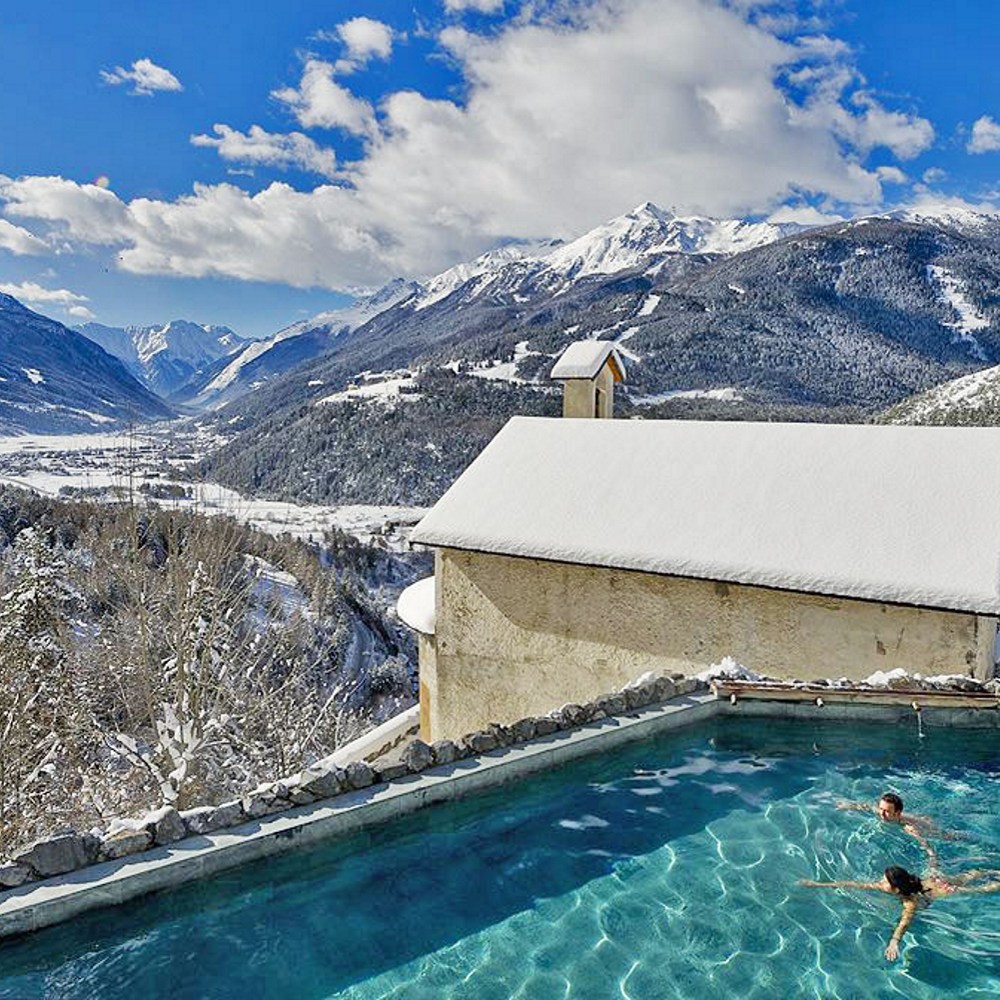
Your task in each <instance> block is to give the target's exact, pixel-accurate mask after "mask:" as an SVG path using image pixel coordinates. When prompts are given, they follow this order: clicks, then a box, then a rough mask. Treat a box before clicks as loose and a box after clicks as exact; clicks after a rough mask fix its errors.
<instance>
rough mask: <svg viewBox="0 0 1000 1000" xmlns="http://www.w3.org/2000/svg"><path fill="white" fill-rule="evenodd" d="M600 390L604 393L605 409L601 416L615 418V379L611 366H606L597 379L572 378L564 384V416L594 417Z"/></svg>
mask: <svg viewBox="0 0 1000 1000" xmlns="http://www.w3.org/2000/svg"><path fill="white" fill-rule="evenodd" d="M598 388H600V389H601V390H602V391H603V392H604V394H605V395H604V407H603V409H602V412H601V413H600V414H599V416H600V417H602V418H610V417H611V416H613V410H614V392H615V379H614V375H613V374H612V372H611V367H610V365H605V366H604V367H603V368H602V369H601V370H600V371H599V372H598V373H597V378H596V379H587V378H571V379H566V380H565V382H563V416H564V417H591V418H593V417H594V415H595V414H594V405H595V394H596V392H597V389H598Z"/></svg>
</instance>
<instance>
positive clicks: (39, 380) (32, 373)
mask: <svg viewBox="0 0 1000 1000" xmlns="http://www.w3.org/2000/svg"><path fill="white" fill-rule="evenodd" d="M21 371H23V372H24V374H25V375H27V376H28V381H29V382H31V383H32V384H33V385H44V384H45V377H44V376H43V375H42V373H41V372H40V371H39V370H38V369H37V368H22V369H21Z"/></svg>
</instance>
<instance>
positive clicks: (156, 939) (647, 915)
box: [0, 719, 1000, 1000]
mask: <svg viewBox="0 0 1000 1000" xmlns="http://www.w3.org/2000/svg"><path fill="white" fill-rule="evenodd" d="M998 742H1000V740H998V736H997V734H996V733H995V732H993V733H990V732H946V731H941V730H937V729H934V730H929V731H928V734H927V736H926V738H924V739H922V740H921V739H918V738H917V735H916V733H915V731H911V730H910V729H909V728H908V727H855V726H852V727H849V728H848V727H843V726H838V725H829V726H814V725H802V724H793V723H775V722H758V723H754V724H751V723H746V722H743V721H737V720H724V719H723V720H718V721H716V722H714V723H710V724H707V725H705V726H700V727H698V728H696V729H692V730H687V731H683V732H680V733H677V734H674V735H671V736H669V737H665V738H662V739H659V740H656V741H649V742H644V743H639V744H636V745H633V746H632V747H630V748H628V749H626V750H623V751H619V752H618V753H616V754H614V755H609V756H607V757H603V758H598V759H593V760H587V761H581V762H578V763H576V764H573V765H570V766H567V767H564V768H562V769H559V770H558V771H554V772H551V773H549V774H546V775H544V776H542V777H539V778H537V779H532V780H530V781H527V782H524V783H522V784H521V785H518V786H512V787H508V788H503V789H499V790H497V791H494V792H491V793H486V794H482V795H479V796H478V797H476V798H474V799H472V800H469V801H466V802H462V803H456V804H453V805H447V806H440V807H437V808H435V809H432V810H428V811H425V812H424V813H422V814H417V815H415V816H411V817H408V818H406V819H404V820H401V821H399V822H398V823H396V824H394V825H392V826H388V827H385V828H383V829H380V830H378V831H374V832H372V833H370V834H360V835H357V836H355V837H353V838H351V839H349V840H346V841H343V842H337V843H331V844H328V845H326V846H324V847H322V848H318V849H312V850H309V851H301V852H298V853H295V854H292V855H287V856H285V857H283V858H281V859H279V860H275V861H270V862H262V863H259V864H255V865H251V866H248V867H246V868H243V869H240V870H238V871H236V872H233V873H231V874H229V875H226V876H221V877H219V878H217V879H214V880H212V881H211V882H208V883H205V884H202V885H199V886H195V887H191V888H188V889H184V890H179V891H176V892H172V893H164V894H161V895H159V896H157V897H152V898H149V899H147V900H145V901H141V902H138V903H135V904H132V905H129V906H125V907H119V908H116V909H110V910H105V911H98V912H94V913H91V914H88V915H86V916H84V917H82V918H79V919H77V920H76V921H74V922H73V923H71V924H69V925H64V926H61V927H55V928H51V929H49V930H47V931H43V932H40V933H38V934H36V935H33V936H31V937H28V938H25V939H20V940H16V941H12V942H8V943H6V944H0V998H18V1000H26V998H31V997H50V998H71V997H72V998H76V997H88V998H90V997H93V998H101V1000H104V998H109V1000H110V998H117V997H128V998H130V1000H134V998H137V997H142V998H157V997H167V998H171V1000H180V998H189V997H190V998H195V997H197V998H201V997H208V998H223V1000H228V998H240V1000H256V998H270V997H280V998H282V1000H299V998H318V997H334V996H336V997H349V998H357V1000H363V998H364V1000H367V998H374V997H400V998H404V997H405V998H428V1000H431V998H434V1000H438V998H443V997H456V998H458V997H462V998H465V997H467V998H475V1000H493V998H497V1000H501V998H503V1000H506V998H513V997H518V998H527V1000H547V998H562V997H576V998H587V1000H591V998H592V1000H603V998H620V997H621V998H634V1000H640V998H673V997H677V998H685V1000H700V998H713V1000H714V998H719V997H760V998H765V997H766V998H782V1000H785V998H788V1000H792V998H798V997H817V998H820V997H821V998H823V1000H832V998H842V1000H865V998H875V997H878V998H881V997H897V996H898V997H907V998H917V1000H920V998H940V997H962V998H972V997H984V998H985V997H996V996H998V995H1000V895H995V896H981V897H958V898H954V899H948V900H944V901H939V902H936V903H934V905H933V906H931V907H930V908H929V909H928V910H925V911H923V912H922V913H921V914H920V915H919V917H918V919H917V922H916V924H915V925H914V928H913V930H912V932H911V933H910V934H908V935H907V937H906V940H905V945H904V948H903V953H902V956H901V960H900V961H898V962H896V963H894V964H890V963H888V962H886V961H885V960H884V959H883V958H882V951H883V948H884V946H885V942H886V940H887V939H888V937H889V934H890V933H891V931H892V927H893V925H894V923H895V920H896V918H897V915H898V910H899V904H898V902H897V901H896V900H894V899H891V898H889V897H887V896H883V895H881V894H874V893H862V892H857V891H845V890H816V889H805V888H802V887H799V886H798V885H797V880H798V879H799V878H824V879H832V878H860V879H873V878H877V877H878V876H879V875H880V874H881V870H882V869H883V868H884V867H885V866H886V865H887V864H889V863H900V864H903V865H905V866H907V867H909V868H911V869H918V870H919V869H921V868H922V860H921V853H920V848H919V846H918V845H917V843H916V842H915V841H914V840H913V839H912V838H910V837H908V836H906V835H905V834H904V833H902V832H901V831H900V830H898V829H895V828H887V827H885V826H882V825H880V824H879V823H878V821H877V820H876V819H875V817H874V816H866V815H863V814H860V813H849V812H843V811H839V810H837V809H836V808H835V803H836V801H837V800H838V799H841V798H847V799H863V800H872V799H874V798H875V797H876V796H877V795H878V793H879V792H880V791H882V790H883V789H885V788H888V787H891V788H894V789H895V790H897V791H898V792H900V794H902V795H903V797H904V799H906V804H907V808H908V810H912V811H914V812H926V813H930V814H932V815H933V816H934V817H935V819H936V820H937V821H938V823H939V824H940V825H941V826H942V827H944V828H946V829H949V830H953V831H955V832H956V833H957V834H959V835H960V839H955V840H950V841H942V842H941V843H940V845H939V846H940V849H941V857H942V862H943V867H944V868H945V869H946V870H961V869H963V868H975V867H1000V822H998V820H997V815H998V813H1000V781H998V773H1000V761H998V752H997V749H998V746H997V745H998Z"/></svg>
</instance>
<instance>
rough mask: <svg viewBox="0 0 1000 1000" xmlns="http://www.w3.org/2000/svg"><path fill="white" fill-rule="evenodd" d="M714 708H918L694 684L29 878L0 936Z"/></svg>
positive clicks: (883, 712) (959, 716)
mask: <svg viewBox="0 0 1000 1000" xmlns="http://www.w3.org/2000/svg"><path fill="white" fill-rule="evenodd" d="M716 715H729V716H735V717H738V716H757V717H771V718H787V719H798V720H802V721H821V720H824V719H825V720H831V721H832V720H837V721H850V720H855V721H884V722H890V723H895V724H900V723H902V722H903V721H904V720H908V722H909V724H912V720H913V719H914V718H915V713H914V712H913V711H912V710H911V709H910V708H908V707H906V706H900V705H873V704H868V705H860V704H836V705H835V704H826V705H822V706H818V705H816V704H814V703H809V702H805V703H803V702H799V703H792V702H764V701H760V702H754V701H749V700H748V701H742V700H740V701H737V702H736V703H735V704H734V703H732V702H730V701H729V700H728V699H723V698H717V697H716V695H714V694H712V693H709V692H696V693H693V694H688V695H684V696H682V697H677V698H673V699H671V700H670V701H669V702H665V703H662V704H659V705H653V706H649V707H646V708H640V709H636V710H634V711H632V712H629V713H627V714H625V715H619V716H615V717H609V718H604V719H600V720H597V721H594V722H589V723H586V724H584V725H581V726H579V727H577V728H575V729H569V730H561V731H559V732H556V733H553V734H552V735H549V736H543V737H538V738H536V739H534V740H531V741H529V742H526V743H520V744H514V745H512V746H508V747H503V748H501V749H497V750H493V751H490V752H489V753H485V754H482V755H480V756H478V757H469V758H465V759H463V760H458V761H456V762H455V763H453V764H445V765H441V766H438V767H434V768H429V769H427V770H425V771H422V772H420V773H419V774H413V775H407V776H405V777H402V778H397V779H395V780H393V781H390V782H388V783H382V784H378V785H373V786H371V787H369V788H365V789H362V790H360V791H355V792H349V793H345V794H342V795H339V796H337V797H336V798H333V799H327V800H323V801H320V802H316V803H313V804H311V805H307V806H300V807H297V808H295V809H291V810H288V811H285V812H281V813H276V814H274V815H271V816H266V817H264V818H262V819H259V820H254V821H252V822H249V823H245V824H243V825H242V826H238V827H233V828H231V829H227V830H224V831H219V832H217V833H212V834H205V835H201V836H196V837H188V838H186V839H185V840H180V841H176V842H174V843H172V844H170V845H169V846H166V847H160V848H156V849H153V850H149V851H145V852H143V853H142V854H136V855H130V856H129V857H126V858H122V859H120V860H117V861H108V862H104V863H102V864H97V865H92V866H90V867H88V868H82V869H79V870H78V871H75V872H72V873H70V874H68V875H62V876H57V877H54V878H50V879H46V880H44V881H40V882H31V883H27V884H26V885H24V886H21V887H19V888H16V889H10V890H7V891H6V892H4V893H2V894H0V939H2V938H8V937H12V936H15V935H20V934H25V933H28V932H30V931H34V930H39V929H41V928H43V927H48V926H52V925H54V924H58V923H62V922H63V921H66V920H69V919H71V918H73V917H75V916H77V915H79V914H81V913H85V912H87V911H88V910H93V909H97V908H100V907H104V906H113V905H117V904H119V903H124V902H127V901H129V900H132V899H136V898H138V897H140V896H144V895H147V894H148V893H152V892H157V891H160V890H163V889H172V888H176V887H179V886H181V885H184V884H186V883H188V882H193V881H196V880H198V879H202V878H205V877H208V876H211V875H215V874H217V873H219V872H223V871H226V870H228V869H230V868H236V867H238V866H240V865H244V864H247V863H248V862H251V861H256V860H259V859H261V858H266V857H270V856H272V855H275V854H281V853H284V852H286V851H289V850H294V849H296V848H298V847H301V846H306V845H309V844H314V843H317V842H319V841H321V840H326V839H328V838H331V837H334V836H343V835H344V834H348V833H353V832H355V831H357V830H360V829H363V828H365V827H369V826H374V825H376V824H379V823H384V822H386V821H387V820H391V819H395V818H398V817H400V816H405V815H407V814H409V813H412V812H415V811H416V810H418V809H422V808H424V807H425V806H430V805H435V804H438V803H441V802H448V801H453V800H456V799H459V798H463V797H464V796H466V795H469V794H471V793H474V792H477V791H480V790H482V789H485V788H492V787H496V786H499V785H502V784H506V783H508V782H511V781H514V780H517V779H518V778H520V777H522V776H525V775H529V774H534V773H536V772H538V771H543V770H546V769H548V768H550V767H553V766H556V765H559V764H562V763H566V762H568V761H571V760H574V759H577V758H580V757H585V756H589V755H591V754H595V753H599V752H604V751H607V750H611V749H613V748H615V747H617V746H620V745H622V744H624V743H629V742H632V741H633V740H638V739H643V738H645V737H648V736H655V735H659V734H660V733H663V732H668V731H670V730H672V729H680V728H682V727H686V726H689V725H695V724H697V723H699V722H703V721H706V720H708V719H711V718H713V717H714V716H716ZM923 717H924V720H925V722H926V723H927V724H928V725H930V726H934V725H939V724H940V725H949V726H956V727H971V726H975V727H977V728H978V727H982V726H983V725H984V723H985V726H986V727H987V728H1000V712H998V711H996V710H982V709H958V708H937V709H925V710H924V712H923Z"/></svg>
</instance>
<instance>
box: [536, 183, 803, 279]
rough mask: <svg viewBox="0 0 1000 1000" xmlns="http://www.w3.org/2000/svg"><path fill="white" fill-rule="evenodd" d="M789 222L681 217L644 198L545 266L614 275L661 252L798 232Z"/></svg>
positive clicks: (716, 247)
mask: <svg viewBox="0 0 1000 1000" xmlns="http://www.w3.org/2000/svg"><path fill="white" fill-rule="evenodd" d="M803 228H804V227H803V226H799V225H795V224H792V223H781V224H776V223H770V222H744V221H742V220H740V219H721V220H720V219H707V218H703V217H701V216H696V215H693V216H688V217H685V218H681V217H679V216H676V215H673V214H672V213H670V212H666V211H664V210H663V209H661V208H657V206H656V205H654V204H652V202H648V201H647V202H645V204H642V205H640V206H639V207H638V208H636V209H634V210H633V211H631V212H628V213H626V214H625V215H622V216H619V217H618V218H617V219H612V220H611V221H610V222H606V223H605V224H604V225H602V226H598V227H597V228H596V229H592V230H591V231H590V232H589V233H586V234H584V235H583V236H581V237H580V238H579V239H576V240H573V241H572V242H571V243H567V244H565V245H563V246H560V247H557V248H556V249H554V250H552V251H551V252H550V253H548V254H547V255H546V256H545V258H544V263H545V265H546V266H547V267H548V268H550V269H551V270H553V271H556V272H557V273H559V274H561V275H563V276H564V277H567V278H579V277H583V276H584V275H587V274H614V273H616V272H618V271H624V270H626V269H628V268H632V267H637V266H639V265H640V264H642V263H643V262H644V261H645V260H646V259H648V258H650V257H654V256H658V255H661V254H665V253H692V254H693V253H706V254H734V253H741V252H742V251H744V250H750V249H752V248H753V247H759V246H764V245H765V244H766V243H773V242H774V241H775V240H779V239H781V238H782V237H783V236H789V235H791V234H792V233H797V232H801V231H802V229H803Z"/></svg>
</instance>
